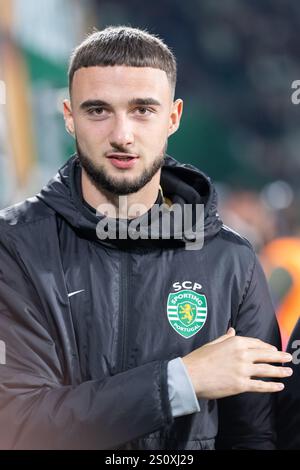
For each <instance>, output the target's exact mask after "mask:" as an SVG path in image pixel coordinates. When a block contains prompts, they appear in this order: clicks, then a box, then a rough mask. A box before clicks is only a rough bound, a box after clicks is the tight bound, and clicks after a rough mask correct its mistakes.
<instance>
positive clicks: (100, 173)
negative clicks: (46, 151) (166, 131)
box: [76, 139, 167, 196]
mask: <svg viewBox="0 0 300 470" xmlns="http://www.w3.org/2000/svg"><path fill="white" fill-rule="evenodd" d="M76 149H77V156H78V158H79V161H80V163H81V166H82V168H83V169H84V170H85V172H86V174H87V176H88V178H89V179H90V181H91V182H92V184H93V185H94V186H95V187H96V188H97V189H98V190H99V191H101V192H102V191H104V192H108V193H110V194H112V195H116V196H125V195H128V194H132V193H136V192H137V191H139V190H140V189H142V188H143V187H144V186H145V185H146V184H147V183H149V181H151V180H152V178H153V177H154V175H156V173H157V172H158V171H159V170H160V169H161V167H162V166H163V164H164V160H165V155H166V150H167V142H166V143H165V145H164V148H163V150H162V152H161V154H160V155H159V156H158V157H156V158H155V160H154V161H153V162H152V164H151V165H150V166H149V168H145V169H144V171H143V172H142V173H141V174H140V175H139V176H138V177H137V178H135V179H134V180H131V181H129V180H127V179H126V178H124V179H118V178H114V177H113V176H110V175H109V174H108V172H107V170H106V169H105V168H104V167H103V166H101V165H95V163H94V162H93V161H92V160H91V159H90V157H88V155H85V154H84V153H83V152H82V151H81V148H80V145H79V143H78V141H77V139H76ZM118 152H120V149H118ZM123 152H124V153H126V151H125V150H123Z"/></svg>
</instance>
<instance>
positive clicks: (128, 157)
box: [107, 152, 139, 170]
mask: <svg viewBox="0 0 300 470" xmlns="http://www.w3.org/2000/svg"><path fill="white" fill-rule="evenodd" d="M107 158H108V159H109V160H110V162H111V164H112V165H113V166H114V167H116V168H119V169H121V170H124V169H127V168H132V167H133V166H134V165H135V163H136V162H137V160H138V159H139V157H138V155H135V154H132V153H116V152H115V153H110V154H108V155H107Z"/></svg>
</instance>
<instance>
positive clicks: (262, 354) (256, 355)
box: [248, 349, 293, 364]
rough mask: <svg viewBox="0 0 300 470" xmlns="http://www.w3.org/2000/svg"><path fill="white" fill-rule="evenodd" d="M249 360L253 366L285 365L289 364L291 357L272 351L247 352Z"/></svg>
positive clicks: (257, 350) (253, 350)
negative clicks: (267, 363)
mask: <svg viewBox="0 0 300 470" xmlns="http://www.w3.org/2000/svg"><path fill="white" fill-rule="evenodd" d="M248 354H249V358H250V360H251V362H253V363H254V364H255V363H257V362H273V363H276V362H277V363H279V364H280V363H285V362H291V361H292V360H293V356H292V355H291V354H289V353H286V352H283V351H272V350H267V349H250V350H248Z"/></svg>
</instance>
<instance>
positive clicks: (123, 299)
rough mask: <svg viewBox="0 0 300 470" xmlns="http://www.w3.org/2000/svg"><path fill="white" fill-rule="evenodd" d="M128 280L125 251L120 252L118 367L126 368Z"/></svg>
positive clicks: (121, 369)
mask: <svg viewBox="0 0 300 470" xmlns="http://www.w3.org/2000/svg"><path fill="white" fill-rule="evenodd" d="M128 280H129V255H128V253H127V252H126V251H122V252H121V286H120V302H119V305H120V334H119V345H120V348H119V351H120V356H119V357H120V362H119V364H120V369H119V372H122V371H124V370H126V363H127V319H128V315H127V308H128Z"/></svg>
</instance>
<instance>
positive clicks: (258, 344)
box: [242, 337, 277, 351]
mask: <svg viewBox="0 0 300 470" xmlns="http://www.w3.org/2000/svg"><path fill="white" fill-rule="evenodd" d="M242 339H243V340H244V342H245V345H246V346H247V347H248V349H270V350H272V351H277V348H276V346H274V345H273V344H269V343H265V342H264V341H262V340H261V339H258V338H248V337H242Z"/></svg>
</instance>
